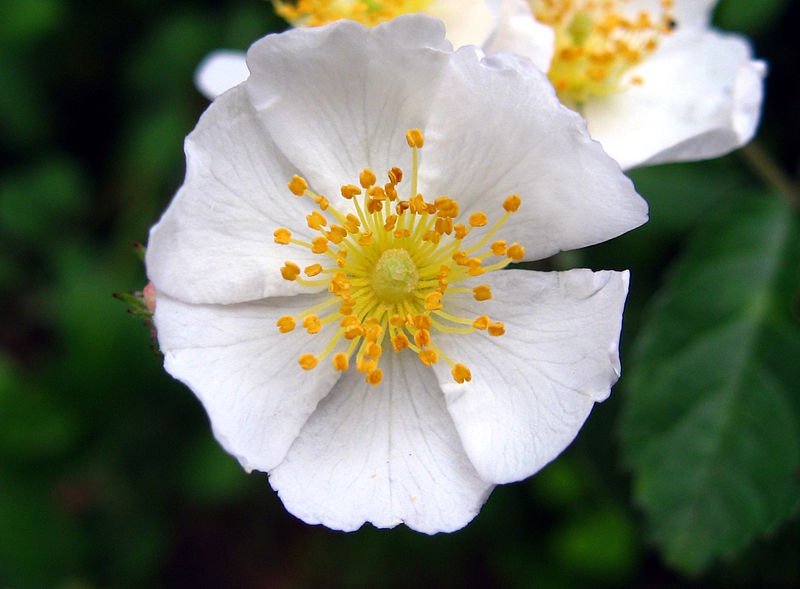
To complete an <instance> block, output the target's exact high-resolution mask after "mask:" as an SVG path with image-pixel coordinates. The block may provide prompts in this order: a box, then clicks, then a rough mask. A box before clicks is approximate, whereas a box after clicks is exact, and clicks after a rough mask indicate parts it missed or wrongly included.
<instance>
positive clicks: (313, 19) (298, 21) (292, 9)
mask: <svg viewBox="0 0 800 589" xmlns="http://www.w3.org/2000/svg"><path fill="white" fill-rule="evenodd" d="M432 1H433V0H383V1H380V0H295V1H289V2H287V1H286V0H272V3H273V4H274V5H275V12H277V13H278V14H279V15H280V16H282V17H283V18H284V19H286V20H287V21H289V22H290V23H292V25H294V26H306V27H317V26H320V25H324V24H328V23H331V22H333V21H336V20H339V19H342V18H347V19H350V20H357V21H358V22H360V23H363V24H365V25H368V26H371V27H372V26H375V25H377V24H380V23H382V22H385V21H387V20H391V19H393V18H394V17H396V16H398V15H400V14H406V13H409V12H423V11H424V10H425V9H426V8H427V7H428V5H430V4H431V2H432Z"/></svg>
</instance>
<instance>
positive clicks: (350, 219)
mask: <svg viewBox="0 0 800 589" xmlns="http://www.w3.org/2000/svg"><path fill="white" fill-rule="evenodd" d="M345 218H346V219H347V222H348V223H350V224H351V225H355V226H356V227H361V221H359V220H358V217H356V216H355V215H354V214H353V213H348V214H347V217H345Z"/></svg>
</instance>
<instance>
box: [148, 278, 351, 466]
mask: <svg viewBox="0 0 800 589" xmlns="http://www.w3.org/2000/svg"><path fill="white" fill-rule="evenodd" d="M323 296H324V295H312V296H296V297H287V298H277V297H276V298H271V299H266V300H264V301H260V302H257V303H245V304H239V305H191V304H186V303H182V302H180V301H178V300H176V299H173V298H171V297H169V296H167V295H164V294H163V293H157V304H156V311H155V315H154V320H155V325H156V329H157V332H158V343H159V346H160V348H161V351H162V352H163V353H164V367H165V368H166V370H167V372H169V373H170V374H171V375H172V376H173V377H175V378H177V379H179V380H180V381H182V382H183V383H185V384H186V385H187V386H188V387H189V388H190V389H192V391H193V392H194V394H195V395H197V397H198V398H199V399H200V401H201V402H202V403H203V406H204V407H205V410H206V412H207V413H208V416H209V419H210V420H211V425H212V427H213V429H214V435H215V436H216V438H217V440H219V442H220V444H222V446H223V447H224V448H225V449H226V450H227V451H228V452H230V453H231V454H233V455H234V456H236V458H238V459H239V462H241V463H242V465H243V466H244V467H245V468H246V469H248V470H250V469H258V470H263V471H267V470H269V469H271V468H273V467H274V466H276V465H277V464H278V463H279V462H280V461H281V460H282V459H283V457H284V456H285V454H286V451H287V450H288V449H289V446H290V445H291V444H292V442H293V441H294V439H295V438H296V437H297V434H298V432H299V431H300V428H301V427H302V426H303V424H304V423H305V421H306V419H308V416H309V415H311V413H312V411H314V408H315V407H316V405H317V403H318V402H319V400H320V399H322V398H323V397H324V396H325V395H326V394H327V393H328V391H330V389H331V387H333V385H334V383H335V382H336V380H337V379H338V376H339V374H340V373H338V372H336V371H334V369H333V366H332V364H331V363H330V362H323V363H320V365H319V366H317V367H316V368H315V369H314V370H311V371H308V372H306V371H304V370H303V369H302V368H300V366H298V363H297V359H298V357H299V356H300V354H302V353H306V352H313V351H314V348H312V346H311V344H312V343H313V340H312V338H311V336H309V337H302V334H298V333H292V334H281V333H279V332H278V328H277V327H276V321H277V320H278V318H279V317H280V316H282V315H292V314H296V313H299V312H300V311H302V310H304V309H306V308H308V307H310V306H312V305H314V304H315V303H318V302H319V300H320V297H323ZM300 329H302V328H300V327H299V326H298V330H300ZM334 329H335V326H334V327H331V326H328V327H327V328H325V329H323V330H322V331H321V332H320V333H319V334H317V335H316V336H313V337H314V338H319V340H320V341H323V340H324V341H328V340H329V339H330V337H331V335H332V330H334ZM299 335H300V336H301V337H298V336H299Z"/></svg>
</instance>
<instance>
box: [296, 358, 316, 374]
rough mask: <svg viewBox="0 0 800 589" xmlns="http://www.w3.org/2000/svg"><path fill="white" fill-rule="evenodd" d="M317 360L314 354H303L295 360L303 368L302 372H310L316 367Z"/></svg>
mask: <svg viewBox="0 0 800 589" xmlns="http://www.w3.org/2000/svg"><path fill="white" fill-rule="evenodd" d="M317 362H318V360H317V358H316V356H314V354H303V355H301V356H300V357H299V358H298V359H297V363H298V364H300V366H302V367H303V370H311V369H312V368H314V367H315V366H316V365H317Z"/></svg>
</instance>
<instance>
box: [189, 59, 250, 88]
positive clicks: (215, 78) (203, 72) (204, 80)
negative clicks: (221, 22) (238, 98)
mask: <svg viewBox="0 0 800 589" xmlns="http://www.w3.org/2000/svg"><path fill="white" fill-rule="evenodd" d="M249 75H250V71H249V70H248V69H247V63H246V62H245V59H244V53H243V52H242V51H232V50H226V49H220V50H218V51H214V52H212V53H209V54H208V55H207V56H206V57H205V58H204V59H203V61H201V62H200V65H198V66H197V69H196V70H195V72H194V85H195V86H196V87H197V89H198V90H199V91H200V92H201V93H202V94H203V96H205V97H206V98H208V99H209V100H214V99H215V98H216V97H217V96H219V95H220V94H222V93H224V92H227V91H228V90H230V89H231V88H233V87H234V86H238V85H239V84H241V83H242V82H244V81H245V80H246V79H247V77H248V76H249Z"/></svg>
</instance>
